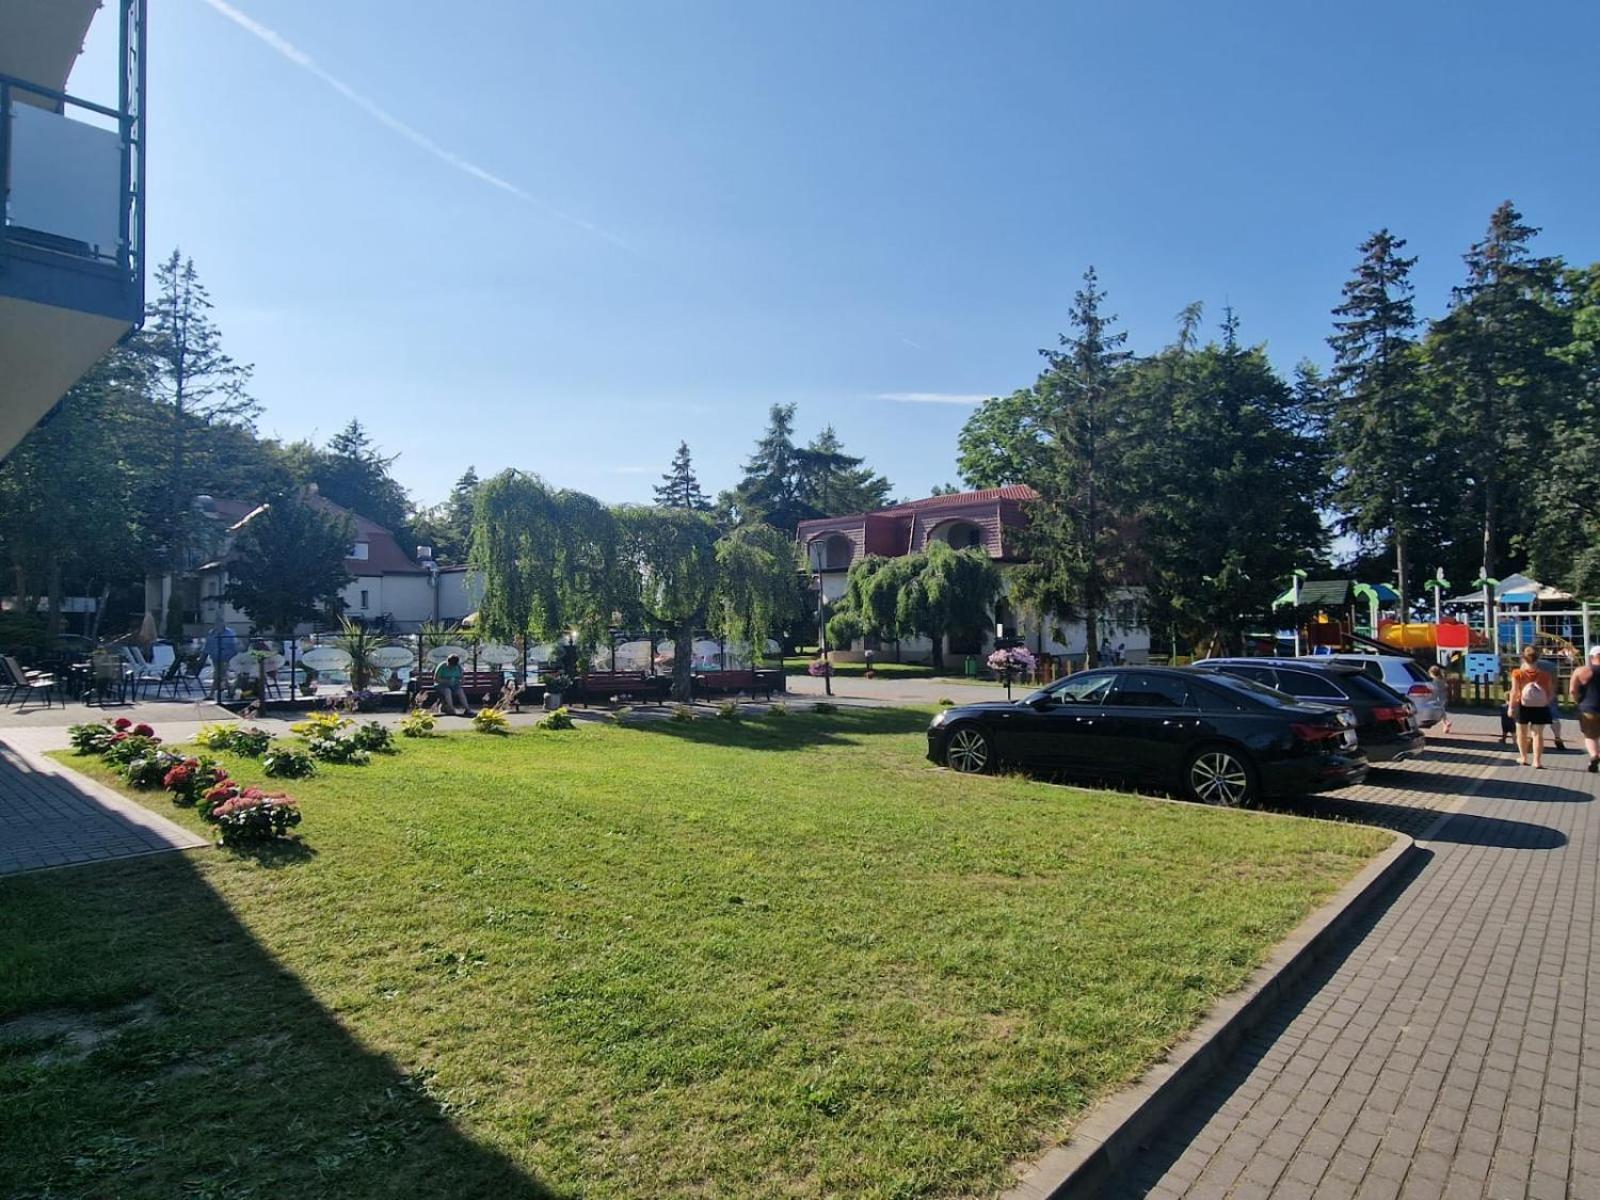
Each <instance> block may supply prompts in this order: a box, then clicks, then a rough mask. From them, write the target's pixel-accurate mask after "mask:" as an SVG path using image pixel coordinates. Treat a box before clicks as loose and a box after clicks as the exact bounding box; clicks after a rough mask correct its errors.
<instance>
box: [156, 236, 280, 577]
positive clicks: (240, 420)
mask: <svg viewBox="0 0 1600 1200" xmlns="http://www.w3.org/2000/svg"><path fill="white" fill-rule="evenodd" d="M155 285H156V286H155V293H156V294H155V296H154V298H152V299H151V300H150V302H149V303H148V304H147V305H146V306H145V323H144V328H143V329H142V330H141V331H140V332H139V333H137V334H136V335H134V337H133V338H132V339H131V343H130V349H131V351H132V353H133V355H134V358H135V359H136V361H138V362H140V363H141V364H142V365H143V368H144V372H145V385H146V390H147V391H148V393H149V394H150V396H151V398H152V399H154V400H156V401H158V402H159V403H160V404H161V405H162V406H163V407H162V423H163V425H164V426H165V428H164V430H163V431H162V433H161V434H160V435H159V440H160V442H161V443H163V451H162V461H163V464H164V470H163V472H162V473H161V475H160V477H159V478H158V479H157V478H152V479H151V480H150V481H149V482H150V484H151V485H152V486H150V487H149V488H148V489H147V495H146V496H145V497H144V503H143V504H142V505H141V508H142V509H143V511H144V512H145V513H146V515H147V520H148V529H147V539H148V541H149V543H150V549H151V550H152V552H156V553H158V554H169V555H170V556H171V557H170V558H169V559H168V561H169V562H171V563H177V562H178V561H179V559H180V557H181V553H182V550H183V548H184V547H185V545H186V543H187V535H188V533H189V531H190V528H191V518H192V514H193V509H192V503H193V500H194V497H195V495H196V494H197V493H198V491H199V488H198V486H197V480H196V478H195V467H194V459H195V457H196V449H197V443H199V442H200V441H202V440H203V439H204V438H205V437H206V436H207V435H208V428H209V427H211V426H216V425H241V426H245V427H246V428H250V427H253V425H254V422H255V417H256V414H257V413H258V412H259V411H260V405H258V404H257V403H256V402H255V401H254V400H253V399H251V397H250V395H249V393H248V392H247V391H246V389H247V388H248V386H249V383H250V374H251V370H252V368H250V367H248V366H245V365H244V364H241V363H236V362H234V361H233V359H231V358H229V357H228V355H226V354H224V353H223V351H222V334H221V331H220V330H218V329H217V327H216V325H215V324H214V323H213V322H212V320H211V316H210V313H211V297H210V294H209V293H208V292H207V291H206V288H205V285H204V284H202V283H201V282H200V276H199V274H198V272H196V271H195V268H194V259H192V258H189V259H186V258H184V257H183V256H182V255H181V254H180V253H179V252H178V251H177V250H174V251H173V252H172V254H171V255H170V256H169V257H168V258H167V259H166V261H165V262H163V263H161V264H160V265H159V266H157V267H156V269H155Z"/></svg>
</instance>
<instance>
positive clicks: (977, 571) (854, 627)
mask: <svg viewBox="0 0 1600 1200" xmlns="http://www.w3.org/2000/svg"><path fill="white" fill-rule="evenodd" d="M999 595H1000V569H999V568H998V567H997V566H995V564H994V561H993V560H992V559H991V558H990V557H989V556H988V555H987V554H985V553H984V552H983V551H982V550H953V549H951V548H950V547H949V546H947V545H945V543H943V542H939V541H933V542H929V543H928V548H927V549H926V550H924V551H921V552H919V553H917V554H907V555H904V556H902V557H900V558H891V559H884V558H877V557H868V558H863V559H861V560H860V561H859V562H857V563H856V564H855V565H854V566H853V567H851V568H850V576H849V580H848V582H847V584H846V592H845V595H844V598H843V602H842V603H841V604H840V606H839V609H838V611H837V612H836V613H835V614H834V616H833V617H832V619H830V620H829V622H828V636H829V639H830V640H832V641H835V642H837V643H838V644H839V645H845V646H848V645H849V644H850V641H851V639H852V638H855V637H860V636H862V635H872V636H876V637H885V638H892V639H894V640H896V641H899V640H900V639H901V638H908V637H917V636H922V637H926V638H928V639H930V640H931V641H932V643H933V665H934V666H935V667H943V666H944V641H945V639H946V638H951V639H962V640H969V641H977V640H979V639H980V638H982V636H983V634H984V632H985V631H986V630H987V629H988V628H989V627H990V624H991V621H992V614H993V611H994V602H995V600H996V599H997V598H998V597H999Z"/></svg>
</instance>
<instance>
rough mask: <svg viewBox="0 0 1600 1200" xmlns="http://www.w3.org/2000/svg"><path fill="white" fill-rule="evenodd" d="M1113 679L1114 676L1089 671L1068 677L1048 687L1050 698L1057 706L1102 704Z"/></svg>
mask: <svg viewBox="0 0 1600 1200" xmlns="http://www.w3.org/2000/svg"><path fill="white" fill-rule="evenodd" d="M1115 678H1116V676H1115V675H1105V674H1101V673H1099V672H1091V671H1085V672H1084V673H1083V674H1081V675H1070V676H1068V677H1067V678H1066V679H1063V680H1062V681H1061V682H1060V683H1058V684H1055V685H1053V686H1052V687H1050V689H1049V692H1050V698H1051V699H1052V700H1054V701H1055V702H1056V703H1057V704H1103V703H1105V699H1106V696H1107V695H1108V694H1109V693H1110V691H1111V681H1112V680H1114V679H1115Z"/></svg>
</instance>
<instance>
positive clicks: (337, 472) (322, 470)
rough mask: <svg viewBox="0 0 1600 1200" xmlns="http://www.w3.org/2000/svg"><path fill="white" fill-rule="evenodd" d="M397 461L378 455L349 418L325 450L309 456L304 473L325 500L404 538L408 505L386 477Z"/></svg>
mask: <svg viewBox="0 0 1600 1200" xmlns="http://www.w3.org/2000/svg"><path fill="white" fill-rule="evenodd" d="M398 457H399V456H398V455H394V454H387V455H386V454H384V453H383V452H382V451H380V450H379V449H378V446H377V443H376V442H374V441H373V440H372V438H371V436H370V435H369V434H368V433H367V430H366V427H365V426H363V425H362V424H361V422H360V421H359V420H357V419H355V418H351V420H350V422H349V423H348V424H347V425H345V427H344V428H343V429H341V430H340V431H339V432H338V433H336V434H334V435H333V436H332V437H331V438H329V439H328V444H327V445H326V446H325V447H323V448H322V449H321V450H317V451H312V452H311V454H310V461H309V462H308V463H307V464H306V473H307V475H308V476H309V477H310V479H311V481H312V482H313V483H315V484H316V485H317V490H318V491H319V492H321V493H322V495H323V496H325V497H326V498H327V499H329V500H332V501H333V502H334V503H335V504H338V505H340V506H341V507H344V508H347V509H349V510H350V511H351V512H353V513H359V514H360V515H361V516H363V517H366V518H367V520H369V521H376V522H377V523H378V524H379V525H382V526H383V527H384V528H385V529H388V530H390V531H391V532H394V533H398V534H400V535H401V536H404V535H405V533H406V532H407V531H408V524H409V517H410V509H411V504H410V500H409V499H408V498H407V496H406V490H405V488H403V487H401V486H400V484H399V483H398V482H397V481H396V480H395V479H394V477H393V476H391V475H390V474H389V468H390V467H391V466H392V465H393V464H394V461H395V459H396V458H398Z"/></svg>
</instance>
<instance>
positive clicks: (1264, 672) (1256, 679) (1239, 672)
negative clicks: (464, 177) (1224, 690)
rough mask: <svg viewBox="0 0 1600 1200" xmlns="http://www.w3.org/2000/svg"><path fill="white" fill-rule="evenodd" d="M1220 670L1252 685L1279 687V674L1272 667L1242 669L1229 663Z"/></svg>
mask: <svg viewBox="0 0 1600 1200" xmlns="http://www.w3.org/2000/svg"><path fill="white" fill-rule="evenodd" d="M1219 669H1220V670H1223V671H1226V672H1227V673H1228V674H1229V675H1232V676H1233V677H1234V678H1236V679H1248V680H1249V681H1250V682H1251V683H1259V684H1260V685H1261V686H1262V687H1269V688H1275V687H1277V686H1278V673H1277V672H1276V671H1274V670H1273V669H1272V668H1271V667H1241V666H1239V665H1238V664H1236V663H1229V664H1228V665H1227V666H1225V667H1221V668H1219Z"/></svg>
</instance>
